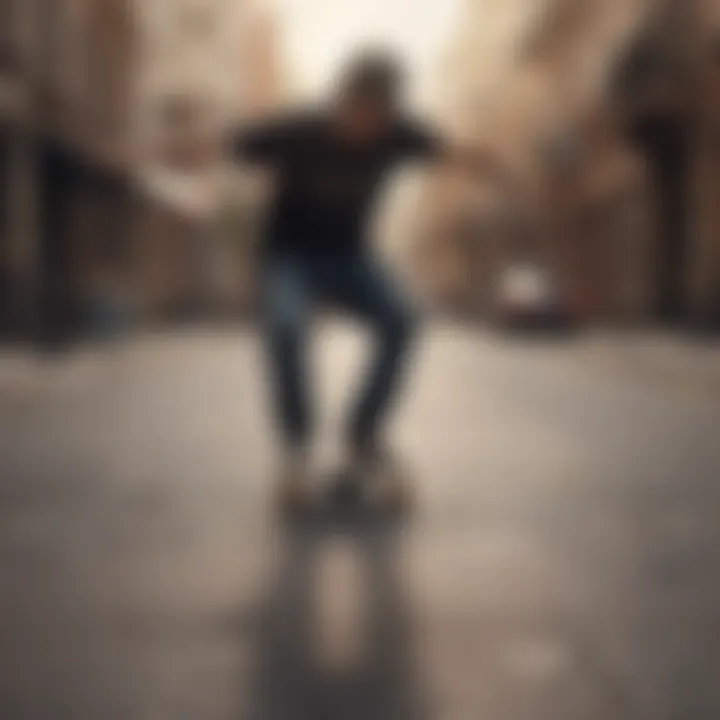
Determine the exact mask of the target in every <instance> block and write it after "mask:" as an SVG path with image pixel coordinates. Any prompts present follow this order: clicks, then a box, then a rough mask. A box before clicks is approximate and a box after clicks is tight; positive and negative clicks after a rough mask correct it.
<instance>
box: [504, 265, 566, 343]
mask: <svg viewBox="0 0 720 720" xmlns="http://www.w3.org/2000/svg"><path fill="white" fill-rule="evenodd" d="M495 311H496V313H495V314H496V318H497V320H498V322H499V323H500V324H501V326H502V327H504V328H507V329H511V330H535V329H537V330H551V329H565V328H569V327H570V326H571V324H572V317H571V313H570V311H569V308H568V307H567V304H566V303H565V302H564V299H563V297H562V293H561V292H560V290H559V288H558V286H557V283H556V282H555V280H554V278H553V276H552V273H550V272H549V271H548V270H547V269H546V268H544V267H542V266H541V265H540V264H538V263H535V262H531V261H522V262H513V263H511V264H509V265H508V266H506V267H505V269H504V270H503V271H502V272H501V273H500V275H499V276H498V279H497V285H496V289H495Z"/></svg>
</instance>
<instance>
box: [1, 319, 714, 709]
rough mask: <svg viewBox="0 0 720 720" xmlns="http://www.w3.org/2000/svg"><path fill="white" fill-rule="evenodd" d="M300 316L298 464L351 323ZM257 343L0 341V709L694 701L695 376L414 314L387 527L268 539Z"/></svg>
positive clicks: (697, 615)
mask: <svg viewBox="0 0 720 720" xmlns="http://www.w3.org/2000/svg"><path fill="white" fill-rule="evenodd" d="M322 332H323V334H324V335H323V338H322V339H320V338H319V339H318V342H317V343H316V346H315V349H316V353H317V360H318V371H317V378H316V380H317V385H318V390H319V391H320V392H319V396H320V401H319V407H320V410H321V412H320V416H321V423H320V433H319V434H320V437H321V441H320V444H319V449H318V462H319V464H320V466H321V467H322V468H323V470H322V471H321V474H322V476H323V477H325V476H327V475H328V474H329V473H330V471H331V469H332V467H333V465H334V463H335V462H336V460H337V449H336V447H335V443H334V440H333V437H332V428H333V425H334V423H336V422H337V420H338V418H339V417H340V416H341V415H340V414H341V413H342V410H343V407H344V405H345V403H346V402H347V400H348V393H349V391H350V390H351V389H352V380H353V378H354V377H356V376H357V367H358V362H360V361H361V353H360V352H359V348H360V347H361V345H360V341H361V338H360V337H359V336H356V335H355V334H354V333H351V332H348V331H347V330H345V329H338V328H336V327H334V326H333V327H330V328H324V329H323V330H322ZM261 359H262V356H261V354H260V352H259V348H258V347H257V342H256V338H255V337H254V336H253V334H252V333H251V332H249V331H242V330H238V331H235V332H233V331H229V330H228V331H219V330H202V331H201V330H197V331H193V332H186V333H181V334H168V335H153V336H146V337H137V338H133V339H130V340H129V341H128V342H127V343H126V344H124V345H121V346H118V347H117V348H115V349H110V348H104V349H99V348H87V349H85V350H78V351H77V352H76V353H74V354H73V355H71V356H69V357H66V358H62V359H59V360H57V361H54V362H51V361H45V362H43V361H39V360H27V359H22V358H20V357H13V356H11V355H8V356H3V358H2V366H1V367H0V381H1V382H0V513H1V517H0V697H1V698H2V700H1V701H0V706H1V707H2V708H3V716H4V718H7V720H246V719H247V720H281V719H284V718H287V719H288V720H305V719H306V718H307V720H310V719H311V718H312V720H323V719H324V718H327V719H328V720H334V718H337V719H338V720H346V719H347V720H354V719H355V718H358V719H359V718H363V719H364V720H403V719H406V718H407V719H408V720H416V719H419V718H423V719H425V718H427V720H431V719H435V718H437V720H464V719H467V720H478V719H482V720H525V719H527V720H595V719H596V718H597V720H608V719H609V718H613V719H617V720H645V719H648V720H649V719H652V720H661V719H664V718H668V719H673V720H674V719H676V718H677V719H678V720H680V719H683V720H684V719H690V718H693V719H694V718H697V719H698V720H701V719H704V718H713V717H720V688H719V686H718V684H717V668H718V667H720V646H719V644H718V637H720V612H719V611H718V608H719V607H720V574H719V570H718V569H719V568H720V523H719V522H718V517H720V486H719V485H718V483H719V482H720V442H718V438H719V435H718V428H720V394H718V391H717V387H714V388H713V389H712V391H710V390H708V391H705V390H704V388H703V386H702V384H700V383H692V382H687V383H683V382H677V383H676V382H670V381H668V379H667V378H666V377H665V376H663V375H662V374H658V375H654V374H652V373H644V372H643V371H642V369H641V368H638V367H635V366H633V367H628V368H625V367H624V366H622V367H621V366H620V365H618V364H616V363H612V362H607V361H606V358H605V357H604V355H603V351H602V349H601V348H599V347H598V346H597V345H595V344H592V343H586V342H584V341H582V340H581V339H577V340H573V339H570V340H567V341H558V342H550V341H534V342H524V341H520V340H509V339H503V338H498V337H496V336H493V335H490V334H488V333H487V332H480V331H477V332H476V331H471V330H468V329H467V328H460V327H456V326H451V325H446V324H438V325H436V326H434V327H432V328H430V329H429V331H428V333H427V334H426V336H425V338H424V340H423V347H422V349H421V352H420V353H419V354H418V357H417V358H416V363H415V367H414V372H413V373H412V375H411V377H409V378H408V384H409V388H408V390H409V392H408V395H407V398H406V400H407V401H406V402H405V403H403V406H402V408H401V411H400V412H399V413H398V414H397V416H396V417H395V418H394V419H395V422H394V431H395V436H396V441H397V446H398V449H399V450H400V452H401V453H402V455H403V457H404V458H405V459H406V461H407V464H408V466H409V468H410V469H411V470H412V473H413V476H414V477H415V479H416V481H417V485H418V496H419V498H418V499H419V503H418V508H417V511H416V513H415V514H414V516H413V517H412V518H410V519H409V521H408V522H407V523H405V524H404V525H403V526H402V527H391V526H383V525H382V524H377V523H364V524H363V523H359V524H352V523H351V524H350V526H348V527H343V526H342V524H339V525H338V526H332V525H328V526H326V527H320V526H318V527H315V528H305V529H304V530H296V531H295V532H294V533H293V532H291V531H289V530H287V531H286V532H283V531H282V529H281V528H280V527H279V526H278V525H277V523H276V521H275V520H274V518H273V516H272V514H271V512H270V511H269V504H268V500H269V487H270V484H269V480H270V479H271V474H272V468H273V461H274V458H273V453H272V448H273V445H272V435H271V433H270V423H269V418H268V417H267V414H266V412H265V405H264V399H265V387H264V385H263V384H262V383H261V382H259V378H260V377H261V375H260V363H261ZM688 372H689V371H688ZM321 381H322V382H321ZM325 468H327V469H325Z"/></svg>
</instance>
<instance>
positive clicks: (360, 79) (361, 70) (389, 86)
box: [340, 50, 404, 106]
mask: <svg viewBox="0 0 720 720" xmlns="http://www.w3.org/2000/svg"><path fill="white" fill-rule="evenodd" d="M403 80H404V72H403V67H402V63H401V62H400V60H399V59H398V58H397V57H396V56H395V55H393V54H392V53H390V52H387V51H381V50H366V51H363V52H362V53H359V54H358V55H356V56H355V57H354V58H353V59H352V60H351V61H350V62H349V63H348V65H347V66H346V68H345V71H344V73H343V76H342V79H341V83H340V92H341V94H342V96H343V97H346V98H363V99H368V100H371V101H373V102H376V103H378V104H380V105H384V106H393V105H395V104H396V102H397V101H398V99H399V95H400V93H401V90H402V84H403Z"/></svg>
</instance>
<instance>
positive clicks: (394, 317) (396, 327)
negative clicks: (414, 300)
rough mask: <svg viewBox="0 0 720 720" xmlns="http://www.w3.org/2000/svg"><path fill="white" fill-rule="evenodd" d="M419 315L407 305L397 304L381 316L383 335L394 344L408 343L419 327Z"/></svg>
mask: <svg viewBox="0 0 720 720" xmlns="http://www.w3.org/2000/svg"><path fill="white" fill-rule="evenodd" d="M419 324H420V322H419V317H418V315H417V313H416V312H415V311H414V310H413V309H412V308H411V307H409V306H406V305H398V306H397V307H394V308H392V311H391V312H388V313H386V314H385V315H384V317H383V318H382V323H381V331H382V334H383V336H384V337H385V338H386V339H387V340H388V341H390V342H392V343H394V344H400V345H404V344H406V343H409V342H410V341H411V340H412V338H413V337H414V336H415V334H416V332H417V330H418V328H419Z"/></svg>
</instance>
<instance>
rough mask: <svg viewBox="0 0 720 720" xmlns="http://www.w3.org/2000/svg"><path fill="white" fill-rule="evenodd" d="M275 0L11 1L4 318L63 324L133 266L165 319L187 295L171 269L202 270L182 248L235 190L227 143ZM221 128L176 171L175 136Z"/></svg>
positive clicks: (3, 61)
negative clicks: (226, 187) (209, 210)
mask: <svg viewBox="0 0 720 720" xmlns="http://www.w3.org/2000/svg"><path fill="white" fill-rule="evenodd" d="M260 1H261V0H239V1H238V2H232V3H229V2H223V1H222V0H213V1H210V0H157V1H156V2H155V1H154V2H144V1H141V0H51V1H50V2H46V1H45V0H2V5H1V6H0V14H1V15H2V18H3V21H2V25H0V160H2V182H0V210H1V211H2V212H0V219H1V220H2V226H1V229H0V296H1V298H2V308H3V311H2V313H0V321H1V322H2V324H3V326H4V327H11V326H19V327H26V326H28V325H37V326H39V327H42V328H45V329H44V330H43V332H44V333H50V334H55V333H61V332H62V330H61V328H63V327H67V326H69V325H72V324H73V323H74V322H75V320H76V319H77V318H78V316H79V314H81V313H82V308H81V307H80V306H81V305H82V303H83V302H84V300H85V299H86V298H87V297H88V296H91V295H92V293H93V288H96V287H97V286H98V285H102V284H103V283H107V282H108V277H107V276H108V275H109V274H110V275H117V273H118V272H119V273H120V274H121V275H123V280H122V282H123V283H124V284H125V286H126V288H127V291H128V292H129V293H130V294H131V295H133V296H134V297H135V298H136V299H137V300H138V301H139V305H140V306H142V307H141V310H143V311H146V312H147V313H150V314H152V313H156V312H162V310H163V303H165V304H167V303H170V302H171V299H170V298H171V296H172V295H173V294H174V293H175V294H177V292H179V290H178V288H179V287H180V286H181V285H182V284H183V281H182V280H181V278H180V277H179V276H178V275H177V273H180V274H182V271H180V270H177V272H176V273H175V274H174V275H173V277H167V275H169V274H172V273H171V272H169V271H168V272H166V271H165V269H167V268H178V267H187V266H188V265H190V266H191V265H192V263H182V262H172V261H171V258H170V256H173V255H177V254H182V253H187V252H194V250H192V251H189V250H188V247H190V246H193V243H194V242H195V240H196V239H197V237H198V236H199V226H201V225H202V223H201V222H200V218H199V215H202V213H201V212H200V210H201V209H203V208H204V207H206V206H207V205H208V204H209V203H211V202H212V199H213V197H214V196H215V195H217V193H218V192H220V188H221V187H222V182H221V180H219V179H218V178H221V177H223V172H222V168H221V166H222V155H221V152H220V138H221V136H222V135H223V133H224V132H225V131H226V129H227V128H228V127H229V126H230V125H232V124H234V123H237V122H239V121H241V120H242V117H243V103H244V100H245V98H244V95H247V94H248V93H247V91H246V89H245V88H246V86H247V85H248V84H249V83H250V81H249V79H248V77H247V76H248V73H252V72H259V70H258V69H257V68H254V67H252V66H250V65H249V64H244V57H243V52H242V48H243V45H244V44H246V43H248V41H249V38H250V37H252V33H251V32H250V28H251V26H252V24H253V23H259V21H260V18H261V17H262V15H261V14H260V12H259V10H260ZM265 32H266V35H267V44H268V46H267V47H266V48H265V53H266V56H267V57H270V55H271V54H272V48H271V47H270V43H271V38H270V35H269V34H268V33H267V31H265ZM213 137H215V138H216V139H217V141H218V142H217V143H216V148H215V149H214V150H213V149H211V151H210V152H209V153H207V154H205V156H204V157H193V158H192V162H191V163H190V164H184V165H183V164H182V163H179V164H177V165H176V166H174V167H168V164H169V163H168V161H167V158H165V157H163V154H162V148H163V147H165V146H166V145H167V144H168V143H171V142H172V141H173V140H174V139H177V140H181V141H182V142H186V141H193V140H194V139H197V140H200V141H202V142H204V143H205V144H206V145H207V146H208V147H209V148H213V144H212V142H208V138H210V139H212V138H213ZM161 235H163V236H164V237H163V238H160V236H161ZM153 243H156V244H157V245H158V249H157V251H154V250H148V247H150V246H152V245H153ZM159 248H163V250H162V251H161V250H160V249H159ZM118 268H121V269H118ZM115 280H117V278H115ZM115 280H113V282H115ZM184 282H185V283H186V284H188V283H190V282H191V281H190V280H187V279H186V280H185V281H184Z"/></svg>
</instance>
